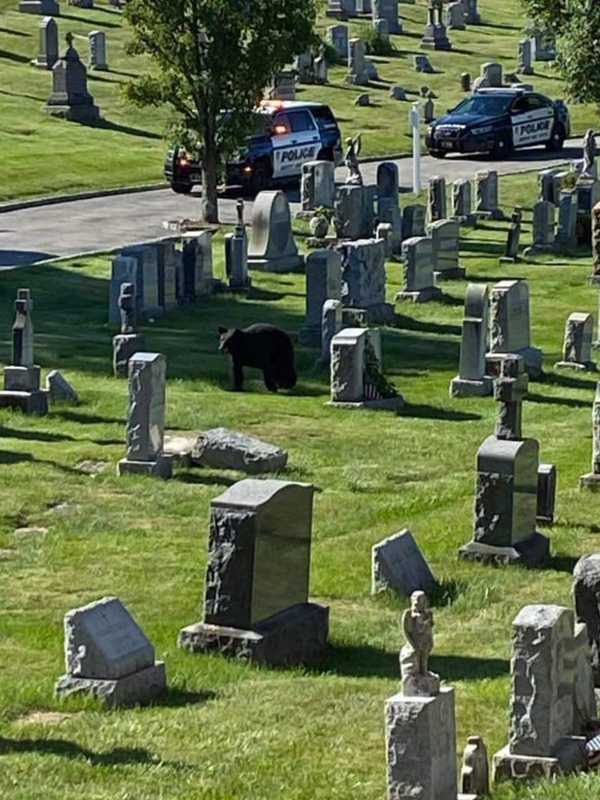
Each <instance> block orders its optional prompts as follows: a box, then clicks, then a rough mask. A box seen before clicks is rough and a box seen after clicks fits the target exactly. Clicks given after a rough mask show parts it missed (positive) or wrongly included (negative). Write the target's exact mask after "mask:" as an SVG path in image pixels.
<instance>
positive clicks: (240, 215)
mask: <svg viewBox="0 0 600 800" xmlns="http://www.w3.org/2000/svg"><path fill="white" fill-rule="evenodd" d="M235 210H236V212H237V224H238V227H241V228H243V227H244V201H243V200H238V201H237V203H236V204H235Z"/></svg>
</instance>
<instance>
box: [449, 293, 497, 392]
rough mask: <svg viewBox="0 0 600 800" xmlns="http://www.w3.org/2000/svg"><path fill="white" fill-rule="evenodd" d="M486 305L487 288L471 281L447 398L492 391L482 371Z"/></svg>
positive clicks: (488, 377) (487, 330)
mask: <svg viewBox="0 0 600 800" xmlns="http://www.w3.org/2000/svg"><path fill="white" fill-rule="evenodd" d="M489 307H490V301H489V293H488V287H487V286H486V285H485V284H483V285H482V284H478V283H470V284H469V285H468V286H467V292H466V294H465V313H464V318H463V323H462V337H461V342H460V360H459V364H458V375H457V376H456V378H453V379H452V381H451V382H450V397H473V396H478V397H485V396H487V395H490V394H492V392H493V388H494V385H493V380H492V378H491V377H490V376H489V375H486V374H485V356H486V353H487V351H488V345H489Z"/></svg>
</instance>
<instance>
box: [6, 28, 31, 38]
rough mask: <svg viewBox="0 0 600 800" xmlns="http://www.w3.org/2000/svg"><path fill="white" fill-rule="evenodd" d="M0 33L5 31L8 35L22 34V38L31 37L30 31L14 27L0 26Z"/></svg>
mask: <svg viewBox="0 0 600 800" xmlns="http://www.w3.org/2000/svg"><path fill="white" fill-rule="evenodd" d="M0 33H7V34H8V35H9V36H22V37H24V38H27V39H28V38H31V36H32V34H31V33H25V31H16V30H14V28H2V27H0Z"/></svg>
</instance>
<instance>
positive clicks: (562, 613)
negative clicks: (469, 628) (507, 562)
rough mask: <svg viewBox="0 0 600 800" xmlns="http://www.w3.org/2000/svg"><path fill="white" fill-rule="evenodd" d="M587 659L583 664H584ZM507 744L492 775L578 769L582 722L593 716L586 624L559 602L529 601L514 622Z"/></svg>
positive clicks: (522, 776) (551, 775) (526, 776)
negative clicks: (534, 603) (556, 604)
mask: <svg viewBox="0 0 600 800" xmlns="http://www.w3.org/2000/svg"><path fill="white" fill-rule="evenodd" d="M586 661H587V664H586ZM511 679H512V693H511V700H510V724H509V741H508V745H507V746H506V747H505V748H504V749H503V750H500V752H498V753H496V755H495V756H494V759H493V772H494V781H495V782H499V781H502V780H506V779H510V780H521V781H529V780H531V779H532V778H536V777H537V778H539V777H544V778H548V779H556V778H557V777H559V776H560V775H563V774H567V773H569V772H572V771H579V770H580V769H581V768H582V766H583V765H584V764H585V760H586V759H585V736H581V735H580V734H582V733H583V726H584V725H585V723H589V722H590V720H591V719H593V718H594V717H595V716H596V700H595V697H594V686H593V679H592V670H591V665H590V663H589V649H588V643H587V635H586V633H585V626H582V625H579V624H575V620H574V615H573V612H572V611H571V610H570V609H568V608H564V607H562V606H554V605H531V606H525V608H523V609H521V611H520V612H519V614H518V615H517V617H516V619H515V620H514V622H513V653H512V660H511Z"/></svg>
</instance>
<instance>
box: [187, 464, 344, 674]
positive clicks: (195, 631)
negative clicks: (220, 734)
mask: <svg viewBox="0 0 600 800" xmlns="http://www.w3.org/2000/svg"><path fill="white" fill-rule="evenodd" d="M313 492H314V488H313V487H312V486H310V485H307V484H302V483H292V482H290V481H278V480H257V479H253V478H248V479H246V480H243V481H239V482H238V483H236V484H234V485H233V486H232V487H231V488H230V489H228V490H227V491H226V492H224V493H223V494H222V495H220V496H219V497H216V498H215V499H214V500H213V501H212V502H211V518H210V533H209V543H208V563H207V567H206V581H205V591H204V621H203V622H200V623H196V624H194V625H189V626H188V627H186V628H183V629H182V630H181V631H180V633H179V641H178V643H179V646H180V647H182V648H183V649H185V650H188V651H190V652H192V653H196V652H209V651H217V652H220V653H222V654H223V655H226V656H231V657H234V658H239V659H244V660H250V661H253V662H256V663H264V664H269V665H272V666H277V665H280V666H293V665H298V664H317V663H319V662H320V661H321V660H322V658H323V656H324V655H325V652H326V650H327V637H328V629H329V609H328V608H326V607H324V606H321V605H317V604H316V603H311V602H309V600H308V591H309V575H310V550H311V534H312V511H313Z"/></svg>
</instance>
